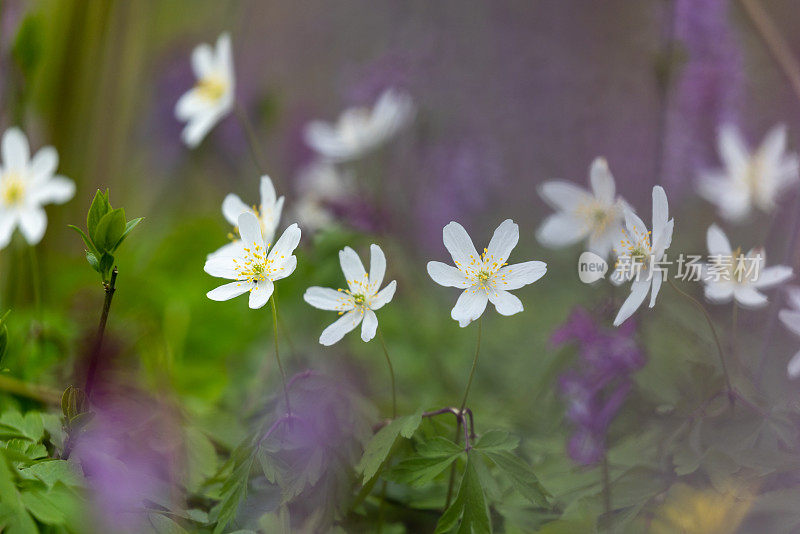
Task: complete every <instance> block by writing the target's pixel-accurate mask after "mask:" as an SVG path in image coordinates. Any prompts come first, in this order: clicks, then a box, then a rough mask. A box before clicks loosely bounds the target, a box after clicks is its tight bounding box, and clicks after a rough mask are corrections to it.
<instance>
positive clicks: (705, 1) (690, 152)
mask: <svg viewBox="0 0 800 534" xmlns="http://www.w3.org/2000/svg"><path fill="white" fill-rule="evenodd" d="M729 8H730V2H728V1H727V0H676V2H675V6H674V10H675V11H674V14H673V15H674V25H675V26H674V38H675V40H677V41H678V42H679V43H680V45H682V46H683V47H684V50H685V51H686V54H687V58H686V63H685V64H684V65H683V66H673V68H677V71H678V77H677V79H676V80H675V83H676V85H675V86H674V89H673V92H672V94H671V96H670V109H669V112H668V116H667V121H668V122H667V125H668V127H667V131H666V133H665V151H664V160H663V161H664V182H665V183H667V184H669V185H671V186H677V187H678V188H681V187H684V186H686V185H688V184H690V183H691V182H692V181H693V180H694V176H695V174H696V173H697V170H698V169H699V168H702V167H707V166H709V165H711V164H713V163H714V162H715V149H714V143H715V140H716V131H717V128H718V127H719V125H721V124H728V123H730V124H738V123H739V120H738V119H739V117H738V108H737V104H738V103H739V101H740V99H741V97H742V93H743V81H744V74H743V60H742V52H741V50H740V49H739V47H738V46H737V43H736V39H735V36H734V33H733V28H732V27H731V24H730V21H729V17H728V9H729ZM672 190H673V191H674V190H675V187H673V188H672Z"/></svg>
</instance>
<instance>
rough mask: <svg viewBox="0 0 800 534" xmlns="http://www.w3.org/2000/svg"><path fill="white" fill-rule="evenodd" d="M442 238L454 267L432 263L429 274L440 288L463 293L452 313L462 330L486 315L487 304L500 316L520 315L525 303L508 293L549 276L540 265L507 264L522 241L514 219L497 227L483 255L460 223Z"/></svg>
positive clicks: (437, 262)
mask: <svg viewBox="0 0 800 534" xmlns="http://www.w3.org/2000/svg"><path fill="white" fill-rule="evenodd" d="M442 238H443V240H444V246H445V247H446V248H447V250H448V252H450V255H451V256H452V257H453V262H454V263H455V267H453V266H451V265H447V264H446V263H442V262H439V261H431V262H428V274H429V275H430V277H431V278H432V279H433V281H434V282H436V283H437V284H439V285H442V286H445V287H457V288H459V289H463V290H464V292H463V293H461V296H460V297H458V301H457V302H456V305H455V306H454V307H453V311H452V312H450V317H452V318H453V319H455V320H456V321H458V324H459V326H461V327H462V328H463V327H465V326H467V325H468V324H469V323H471V322H472V321H474V320H476V319H478V318H479V317H480V316H481V315H483V311H484V309H485V308H486V303H487V302H491V303H492V304H494V307H495V309H496V310H497V313H499V314H500V315H514V314H515V313H519V312H521V311H522V310H523V307H522V302H521V301H520V300H519V299H518V298H517V297H516V296H514V295H512V294H511V293H509V291H511V290H513V289H519V288H521V287H523V286H526V285H528V284H532V283H533V282H535V281H537V280H538V279H539V278H541V277H542V276H544V275H545V273H546V272H547V264H546V263H544V262H541V261H527V262H524V263H517V264H515V265H508V263H506V262H507V260H508V256H509V255H510V254H511V251H512V250H513V249H514V247H515V246H517V242H518V241H519V226H517V225H516V223H514V221H512V220H511V219H506V220H505V221H503V222H502V223H501V224H500V226H498V227H497V230H495V231H494V235H493V236H492V239H491V241H489V246H488V247H487V248H484V249H483V254H478V252H477V251H476V250H475V245H473V244H472V239H470V237H469V234H467V231H466V230H464V227H463V226H461V225H460V224H458V223H457V222H450V223H448V224H447V226H445V227H444V229H443V230H442Z"/></svg>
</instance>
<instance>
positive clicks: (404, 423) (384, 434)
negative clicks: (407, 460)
mask: <svg viewBox="0 0 800 534" xmlns="http://www.w3.org/2000/svg"><path fill="white" fill-rule="evenodd" d="M421 423H422V413H416V414H414V415H406V416H403V417H398V418H397V419H395V420H394V421H392V422H391V423H389V424H388V425H386V426H385V427H383V428H381V429H380V430H379V431H378V432H377V433H376V434H375V435H374V436H372V439H371V440H370V441H369V443H367V447H366V448H365V450H364V455H363V456H362V457H361V461H359V462H358V465H357V466H356V472H358V473H361V474H362V475H363V478H362V483H363V484H366V483H367V481H369V480H370V479H371V478H372V477H374V476H375V474H376V473H377V472H378V471H379V470H380V467H381V465H383V463H384V462H385V461H386V459H387V458H388V456H389V453H390V452H391V450H392V447H393V446H394V443H395V441H397V437H398V436H403V437H404V438H410V437H411V436H413V435H414V432H416V431H417V428H419V425H420V424H421Z"/></svg>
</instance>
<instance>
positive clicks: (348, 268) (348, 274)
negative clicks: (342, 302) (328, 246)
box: [339, 247, 367, 292]
mask: <svg viewBox="0 0 800 534" xmlns="http://www.w3.org/2000/svg"><path fill="white" fill-rule="evenodd" d="M339 263H340V264H341V266H342V273H344V278H345V280H347V285H348V287H349V288H350V291H353V292H360V287H361V286H360V285H359V284H361V283H362V282H364V280H366V278H367V271H366V270H365V269H364V264H363V263H361V258H359V257H358V254H357V253H356V251H355V250H353V249H352V248H350V247H344V248H343V249H342V250H340V251H339Z"/></svg>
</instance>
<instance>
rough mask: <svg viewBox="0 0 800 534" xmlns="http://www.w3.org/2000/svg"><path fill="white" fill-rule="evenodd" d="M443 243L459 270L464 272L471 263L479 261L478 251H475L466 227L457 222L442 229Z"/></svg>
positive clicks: (450, 223) (452, 222)
mask: <svg viewBox="0 0 800 534" xmlns="http://www.w3.org/2000/svg"><path fill="white" fill-rule="evenodd" d="M442 241H444V246H445V248H446V249H447V251H448V252H449V253H450V256H451V257H452V258H453V261H454V262H455V264H456V267H458V268H459V269H462V270H463V269H464V268H466V266H467V265H469V264H470V263H472V262H477V261H478V260H479V256H478V251H477V250H475V245H473V244H472V239H470V237H469V234H468V233H467V231H466V230H464V227H463V226H461V225H460V224H458V223H457V222H455V221H451V222H449V223H447V225H446V226H445V227H444V228H443V229H442Z"/></svg>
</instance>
